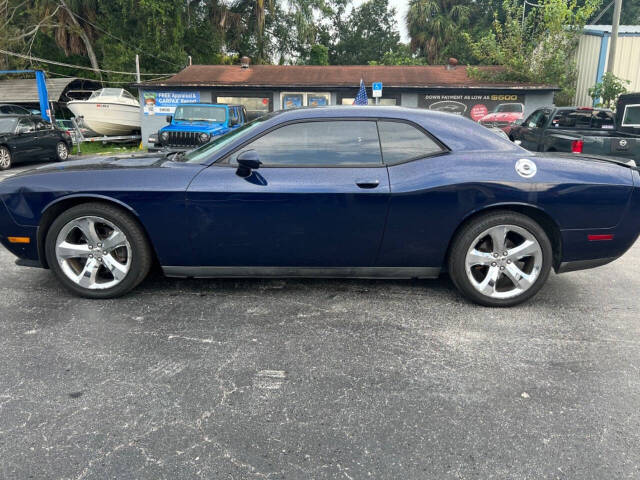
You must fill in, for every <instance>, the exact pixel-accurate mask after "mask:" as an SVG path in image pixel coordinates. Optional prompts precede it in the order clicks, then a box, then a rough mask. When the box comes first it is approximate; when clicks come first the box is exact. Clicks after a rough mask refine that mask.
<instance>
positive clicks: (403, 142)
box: [378, 121, 443, 164]
mask: <svg viewBox="0 0 640 480" xmlns="http://www.w3.org/2000/svg"><path fill="white" fill-rule="evenodd" d="M378 131H379V132H380V143H381V145H382V158H383V159H384V162H385V163H386V164H395V163H402V162H406V161H409V160H413V159H417V158H422V157H428V156H429V155H433V154H435V153H440V152H442V151H443V149H442V147H441V146H440V145H438V143H437V142H436V141H435V140H433V139H432V138H430V137H429V136H428V135H427V134H426V133H424V132H423V131H421V130H419V129H418V128H416V127H414V126H412V125H409V124H408V123H404V122H389V121H379V122H378Z"/></svg>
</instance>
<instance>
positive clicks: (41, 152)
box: [0, 115, 72, 170]
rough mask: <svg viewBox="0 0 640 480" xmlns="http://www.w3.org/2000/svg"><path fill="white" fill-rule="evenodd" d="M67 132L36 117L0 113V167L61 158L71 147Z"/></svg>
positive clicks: (67, 153) (4, 167)
mask: <svg viewBox="0 0 640 480" xmlns="http://www.w3.org/2000/svg"><path fill="white" fill-rule="evenodd" d="M71 146H72V141H71V135H69V133H67V132H66V131H63V130H60V129H58V128H56V127H53V126H52V125H51V124H50V123H48V122H45V121H44V120H43V119H42V118H40V117H35V116H31V115H3V116H1V117H0V170H6V169H7V168H9V167H11V165H13V164H14V163H18V162H28V161H37V160H44V159H53V160H57V161H65V160H67V159H68V158H69V150H71Z"/></svg>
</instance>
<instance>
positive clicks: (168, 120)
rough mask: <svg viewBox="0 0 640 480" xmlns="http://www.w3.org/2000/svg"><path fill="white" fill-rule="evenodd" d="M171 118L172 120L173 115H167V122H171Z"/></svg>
mask: <svg viewBox="0 0 640 480" xmlns="http://www.w3.org/2000/svg"><path fill="white" fill-rule="evenodd" d="M171 120H173V117H172V116H171V115H167V123H171Z"/></svg>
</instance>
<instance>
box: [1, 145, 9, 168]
mask: <svg viewBox="0 0 640 480" xmlns="http://www.w3.org/2000/svg"><path fill="white" fill-rule="evenodd" d="M10 168H11V151H10V150H9V148H7V147H5V146H4V145H0V170H8V169H10Z"/></svg>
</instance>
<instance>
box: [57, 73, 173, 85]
mask: <svg viewBox="0 0 640 480" xmlns="http://www.w3.org/2000/svg"><path fill="white" fill-rule="evenodd" d="M45 72H46V74H47V75H49V76H50V77H51V78H53V77H54V76H55V77H64V78H77V79H78V80H88V81H91V82H96V83H113V84H119V85H131V83H132V82H131V81H130V80H102V82H101V81H100V80H96V79H95V78H87V77H78V76H77V75H65V74H63V73H57V72H51V71H49V70H45ZM165 78H169V77H158V78H154V79H153V80H163V79H165Z"/></svg>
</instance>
